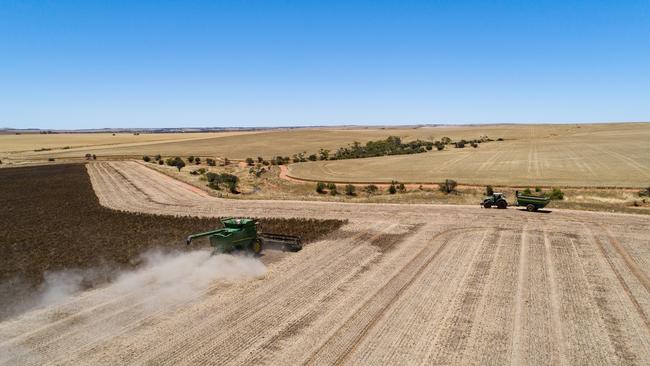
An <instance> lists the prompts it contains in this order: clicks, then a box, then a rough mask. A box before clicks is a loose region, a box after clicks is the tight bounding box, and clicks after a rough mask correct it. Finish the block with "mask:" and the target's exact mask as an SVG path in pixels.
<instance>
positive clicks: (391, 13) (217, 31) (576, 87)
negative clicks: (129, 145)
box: [0, 0, 650, 128]
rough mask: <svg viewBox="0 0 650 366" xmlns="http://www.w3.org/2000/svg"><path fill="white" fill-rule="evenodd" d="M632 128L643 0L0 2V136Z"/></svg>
mask: <svg viewBox="0 0 650 366" xmlns="http://www.w3.org/2000/svg"><path fill="white" fill-rule="evenodd" d="M639 120H646V121H647V120H650V1H648V0H641V1H626V0H620V1H616V0H611V1H598V0H590V1H571V0H568V1H460V0H459V1H382V0H372V1H352V0H351V1H271V0H265V1H244V0H241V1H205V2H200V1H177V2H170V1H161V0H158V1H151V2H149V1H101V2H100V1H97V2H94V1H62V0H56V1H54V0H51V1H46V0H41V1H11V0H0V127H2V126H11V127H21V128H25V127H38V128H99V127H176V126H273V125H284V126H286V125H322V124H403V123H495V122H593V121H639Z"/></svg>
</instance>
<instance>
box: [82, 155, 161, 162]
mask: <svg viewBox="0 0 650 366" xmlns="http://www.w3.org/2000/svg"><path fill="white" fill-rule="evenodd" d="M87 155H90V154H87ZM88 157H89V156H87V157H86V158H88ZM142 160H144V161H145V162H146V163H148V162H150V161H151V158H150V157H149V156H148V155H145V156H143V157H142Z"/></svg>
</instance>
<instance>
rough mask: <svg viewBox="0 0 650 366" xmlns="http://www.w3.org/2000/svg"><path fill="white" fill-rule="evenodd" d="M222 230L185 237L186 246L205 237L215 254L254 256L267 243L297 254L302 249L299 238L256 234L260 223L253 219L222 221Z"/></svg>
mask: <svg viewBox="0 0 650 366" xmlns="http://www.w3.org/2000/svg"><path fill="white" fill-rule="evenodd" d="M221 223H222V224H223V228H221V229H216V230H212V231H207V232H205V233H199V234H193V235H190V236H188V237H187V245H189V244H190V243H191V242H192V239H197V238H202V237H205V236H207V237H208V238H209V239H210V245H212V247H214V252H215V253H230V252H232V251H234V250H247V251H251V252H253V253H255V254H259V253H261V252H262V249H263V247H264V246H266V245H267V243H277V244H280V245H282V247H283V248H284V249H285V250H288V251H291V252H297V251H299V250H300V249H302V243H301V241H300V237H299V236H293V235H283V234H272V233H263V232H258V229H259V226H260V223H259V222H258V221H257V220H254V219H235V218H228V219H222V220H221Z"/></svg>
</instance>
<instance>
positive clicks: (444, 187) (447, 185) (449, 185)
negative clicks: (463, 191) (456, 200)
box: [438, 179, 458, 194]
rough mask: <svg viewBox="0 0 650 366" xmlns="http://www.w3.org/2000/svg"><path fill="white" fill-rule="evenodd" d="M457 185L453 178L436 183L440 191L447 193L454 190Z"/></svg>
mask: <svg viewBox="0 0 650 366" xmlns="http://www.w3.org/2000/svg"><path fill="white" fill-rule="evenodd" d="M457 185H458V183H456V181H455V180H453V179H445V181H444V182H442V183H440V184H439V185H438V187H439V189H440V190H441V191H442V192H444V193H446V194H449V193H453V192H456V186H457Z"/></svg>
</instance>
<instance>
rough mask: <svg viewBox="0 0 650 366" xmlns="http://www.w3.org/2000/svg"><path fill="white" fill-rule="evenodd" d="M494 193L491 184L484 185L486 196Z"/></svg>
mask: <svg viewBox="0 0 650 366" xmlns="http://www.w3.org/2000/svg"><path fill="white" fill-rule="evenodd" d="M493 194H494V188H492V186H486V187H485V195H486V196H491V195H493Z"/></svg>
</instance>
